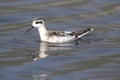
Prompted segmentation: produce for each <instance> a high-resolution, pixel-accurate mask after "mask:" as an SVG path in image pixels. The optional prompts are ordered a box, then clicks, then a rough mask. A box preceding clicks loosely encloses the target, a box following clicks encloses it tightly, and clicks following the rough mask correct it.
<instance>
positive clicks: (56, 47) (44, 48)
mask: <svg viewBox="0 0 120 80" xmlns="http://www.w3.org/2000/svg"><path fill="white" fill-rule="evenodd" d="M70 45H72V44H52V43H45V42H41V43H40V47H39V54H38V57H35V56H34V55H32V58H33V60H34V61H35V60H38V59H43V58H47V57H49V56H51V55H53V54H54V53H58V52H59V51H63V50H68V49H71V48H70Z"/></svg>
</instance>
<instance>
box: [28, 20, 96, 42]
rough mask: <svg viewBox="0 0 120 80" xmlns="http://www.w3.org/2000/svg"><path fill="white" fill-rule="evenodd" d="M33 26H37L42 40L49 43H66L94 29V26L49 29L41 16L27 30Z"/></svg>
mask: <svg viewBox="0 0 120 80" xmlns="http://www.w3.org/2000/svg"><path fill="white" fill-rule="evenodd" d="M33 28H37V29H38V32H39V35H40V38H41V41H43V42H48V43H66V42H71V41H75V40H78V39H80V38H81V37H82V36H84V35H86V34H88V33H89V32H91V31H93V30H94V28H87V29H84V30H76V31H66V30H49V29H47V28H46V26H45V22H44V20H43V19H41V18H35V19H33V22H32V27H31V28H29V29H28V30H27V31H26V32H28V31H30V30H31V29H33Z"/></svg>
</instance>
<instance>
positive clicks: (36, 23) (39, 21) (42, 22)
mask: <svg viewBox="0 0 120 80" xmlns="http://www.w3.org/2000/svg"><path fill="white" fill-rule="evenodd" d="M35 23H36V24H39V23H40V24H42V23H43V22H42V21H38V22H35Z"/></svg>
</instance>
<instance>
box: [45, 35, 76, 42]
mask: <svg viewBox="0 0 120 80" xmlns="http://www.w3.org/2000/svg"><path fill="white" fill-rule="evenodd" d="M73 40H75V37H74V36H54V37H50V38H49V39H48V40H47V41H46V42H50V43H66V42H70V41H73Z"/></svg>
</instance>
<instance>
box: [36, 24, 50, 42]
mask: <svg viewBox="0 0 120 80" xmlns="http://www.w3.org/2000/svg"><path fill="white" fill-rule="evenodd" d="M38 31H39V35H40V38H41V40H42V41H46V40H47V38H48V37H47V34H48V33H47V29H46V27H45V25H41V26H40V27H38Z"/></svg>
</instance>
